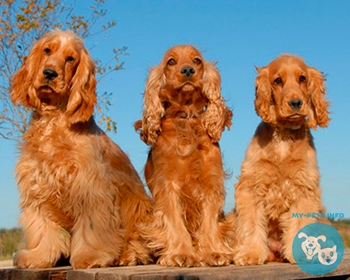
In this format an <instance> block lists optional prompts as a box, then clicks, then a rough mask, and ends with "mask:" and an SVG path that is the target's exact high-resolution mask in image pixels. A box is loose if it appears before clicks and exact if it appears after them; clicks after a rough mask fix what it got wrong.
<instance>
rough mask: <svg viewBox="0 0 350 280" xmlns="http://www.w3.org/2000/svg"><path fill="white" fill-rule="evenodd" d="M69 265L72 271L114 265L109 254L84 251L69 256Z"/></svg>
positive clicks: (113, 260)
mask: <svg viewBox="0 0 350 280" xmlns="http://www.w3.org/2000/svg"><path fill="white" fill-rule="evenodd" d="M70 263H71V265H72V267H73V268H74V269H85V268H97V267H109V266H113V264H114V263H115V258H114V257H113V256H111V255H110V254H107V253H103V252H98V251H94V250H89V251H88V250H84V252H80V253H75V254H74V255H72V256H71V259H70Z"/></svg>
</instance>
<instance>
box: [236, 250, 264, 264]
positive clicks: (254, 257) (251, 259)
mask: <svg viewBox="0 0 350 280" xmlns="http://www.w3.org/2000/svg"><path fill="white" fill-rule="evenodd" d="M265 261H266V258H265V257H262V256H261V255H259V254H258V253H255V252H249V253H238V254H237V255H236V256H235V257H234V263H235V265H241V266H244V265H256V264H263V263H264V262H265Z"/></svg>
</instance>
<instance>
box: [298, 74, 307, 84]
mask: <svg viewBox="0 0 350 280" xmlns="http://www.w3.org/2000/svg"><path fill="white" fill-rule="evenodd" d="M299 82H300V83H305V82H306V77H305V76H304V75H301V76H300V77H299Z"/></svg>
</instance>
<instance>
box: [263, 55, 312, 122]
mask: <svg viewBox="0 0 350 280" xmlns="http://www.w3.org/2000/svg"><path fill="white" fill-rule="evenodd" d="M268 78H269V81H270V84H271V87H272V100H273V101H274V103H275V106H276V107H275V112H276V118H277V120H281V121H283V120H287V121H289V122H296V123H298V122H300V121H301V120H304V118H305V117H306V116H307V113H308V109H309V108H308V102H307V98H308V96H307V95H308V90H307V85H308V81H309V76H308V70H307V66H306V65H305V63H303V61H302V60H301V59H298V58H295V57H290V58H286V57H282V58H280V59H277V60H275V61H273V62H272V63H271V64H270V65H269V77H268Z"/></svg>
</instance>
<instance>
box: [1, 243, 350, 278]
mask: <svg viewBox="0 0 350 280" xmlns="http://www.w3.org/2000/svg"><path fill="white" fill-rule="evenodd" d="M335 276H337V277H336V278H335V279H350V249H346V250H345V255H344V257H343V260H342V262H341V264H340V265H339V266H338V267H337V268H336V269H335V270H334V271H332V272H331V273H329V274H327V275H323V276H314V275H310V274H307V273H305V272H303V271H302V270H301V269H300V268H299V267H298V266H297V265H291V264H289V263H268V264H265V265H260V266H257V265H255V266H246V267H238V266H235V265H230V266H225V267H200V268H176V267H174V268H170V267H161V266H159V265H145V266H133V267H112V268H96V269H85V270H73V269H72V268H71V267H70V266H64V267H56V268H52V269H32V270H29V269H14V268H3V269H1V268H0V279H1V280H2V279H4V280H23V279H24V280H34V279H42V280H151V279H152V280H153V279H154V280H175V279H184V280H185V279H187V280H194V279H204V280H214V279H220V280H224V279H310V278H324V277H333V279H334V277H335Z"/></svg>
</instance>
